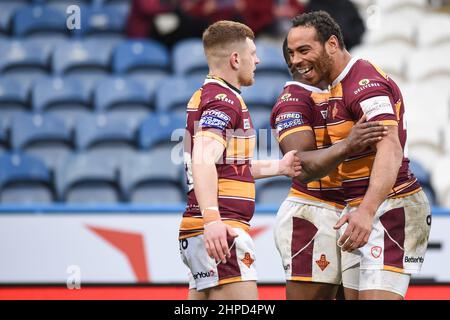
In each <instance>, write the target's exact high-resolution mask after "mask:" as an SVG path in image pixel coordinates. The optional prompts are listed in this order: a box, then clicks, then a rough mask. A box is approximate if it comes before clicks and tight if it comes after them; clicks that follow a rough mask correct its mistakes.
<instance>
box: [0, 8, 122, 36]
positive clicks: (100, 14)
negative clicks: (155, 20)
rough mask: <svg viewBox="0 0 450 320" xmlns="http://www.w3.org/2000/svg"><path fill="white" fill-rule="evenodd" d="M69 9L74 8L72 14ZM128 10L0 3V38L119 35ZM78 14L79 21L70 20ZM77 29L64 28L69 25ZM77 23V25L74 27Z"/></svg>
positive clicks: (77, 19) (75, 19) (76, 19)
mask: <svg viewBox="0 0 450 320" xmlns="http://www.w3.org/2000/svg"><path fill="white" fill-rule="evenodd" d="M73 5H77V8H76V9H75V11H74V10H73V7H71V6H73ZM129 9H130V3H129V2H128V1H115V2H106V1H98V0H93V1H92V2H89V1H65V0H62V1H50V2H48V3H45V1H36V2H33V3H31V4H27V3H25V2H24V1H20V0H19V1H17V0H15V1H0V34H2V33H3V34H7V35H9V34H13V35H15V36H19V37H28V36H34V35H38V34H59V35H65V36H69V35H73V36H89V35H92V34H122V33H123V32H124V30H125V26H126V21H127V17H128V13H129ZM74 14H79V17H77V18H75V17H73V15H74ZM67 21H69V22H68V23H70V24H74V26H75V27H77V28H68V26H69V24H68V23H66V22H67ZM76 21H79V23H80V25H79V26H77V25H76Z"/></svg>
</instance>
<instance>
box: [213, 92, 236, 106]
mask: <svg viewBox="0 0 450 320" xmlns="http://www.w3.org/2000/svg"><path fill="white" fill-rule="evenodd" d="M215 99H216V100H219V101H224V102H228V103H229V104H234V101H233V100H231V99H230V98H228V97H227V95H226V94H225V93H219V94H218V95H216V96H215Z"/></svg>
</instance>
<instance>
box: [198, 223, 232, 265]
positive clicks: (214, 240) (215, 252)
mask: <svg viewBox="0 0 450 320" xmlns="http://www.w3.org/2000/svg"><path fill="white" fill-rule="evenodd" d="M227 235H229V236H231V237H237V236H238V235H237V233H236V232H235V231H234V230H233V228H232V227H231V226H229V225H227V224H225V223H223V222H222V221H221V220H216V221H213V222H209V223H207V224H205V226H204V233H203V241H204V243H205V247H206V252H208V255H209V256H210V257H211V258H214V259H215V260H216V262H219V261H222V263H227V259H226V258H230V257H231V254H230V250H229V248H228V242H227Z"/></svg>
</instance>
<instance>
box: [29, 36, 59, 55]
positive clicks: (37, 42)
mask: <svg viewBox="0 0 450 320" xmlns="http://www.w3.org/2000/svg"><path fill="white" fill-rule="evenodd" d="M23 41H24V42H26V43H28V44H30V45H33V46H36V47H39V48H41V49H42V50H43V51H44V52H45V55H46V56H47V57H50V56H51V55H52V53H53V50H54V49H55V48H56V47H57V46H58V45H60V44H61V43H63V42H66V41H67V37H66V36H64V35H60V34H56V35H36V36H33V37H28V38H26V39H24V40H23Z"/></svg>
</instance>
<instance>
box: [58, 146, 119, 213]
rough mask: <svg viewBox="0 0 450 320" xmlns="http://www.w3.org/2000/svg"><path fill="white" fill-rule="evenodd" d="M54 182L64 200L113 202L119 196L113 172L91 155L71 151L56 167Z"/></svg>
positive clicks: (61, 198) (112, 169) (108, 164)
mask: <svg viewBox="0 0 450 320" xmlns="http://www.w3.org/2000/svg"><path fill="white" fill-rule="evenodd" d="M56 185H57V190H58V196H59V199H60V200H61V201H65V202H67V203H77V204H80V203H82V204H83V203H84V204H86V203H90V204H92V203H116V202H118V201H120V200H121V199H122V196H121V193H120V189H119V185H118V177H117V171H116V169H115V167H114V165H112V164H111V163H110V162H104V161H100V160H99V159H98V157H97V156H96V155H93V154H84V153H80V154H75V155H73V156H71V157H69V158H67V159H66V161H65V162H64V163H62V164H61V166H60V167H59V168H58V170H57V175H56Z"/></svg>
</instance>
